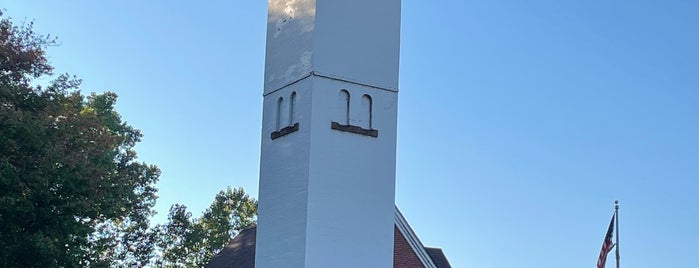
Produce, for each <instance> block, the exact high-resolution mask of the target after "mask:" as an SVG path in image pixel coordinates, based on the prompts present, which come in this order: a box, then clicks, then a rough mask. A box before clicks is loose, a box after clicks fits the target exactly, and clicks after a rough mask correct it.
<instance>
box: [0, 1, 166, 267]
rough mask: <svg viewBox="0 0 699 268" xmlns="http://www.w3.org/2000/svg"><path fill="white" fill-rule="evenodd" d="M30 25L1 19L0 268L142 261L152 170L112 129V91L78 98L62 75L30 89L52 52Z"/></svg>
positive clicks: (74, 84) (130, 132) (129, 138)
mask: <svg viewBox="0 0 699 268" xmlns="http://www.w3.org/2000/svg"><path fill="white" fill-rule="evenodd" d="M32 26H33V23H31V22H30V23H28V24H25V25H23V26H16V25H13V24H12V22H11V21H10V20H9V19H8V18H4V17H2V13H1V12H0V249H1V250H0V258H1V259H2V261H1V263H2V265H3V266H8V267H55V266H63V267H78V266H80V267H81V266H85V265H92V266H94V265H98V264H100V263H102V264H106V263H112V262H113V260H114V259H120V260H123V261H131V262H133V263H135V264H138V263H140V262H142V261H145V260H147V259H150V256H149V254H151V253H150V252H151V250H150V249H148V248H147V247H148V246H147V243H143V242H145V241H144V237H147V235H145V234H146V233H147V231H148V219H149V217H150V216H151V215H152V214H153V210H152V207H153V205H154V203H155V200H156V188H155V187H154V184H155V183H156V181H157V180H158V176H159V174H160V171H159V170H158V168H157V167H156V166H152V165H147V164H144V163H138V162H136V152H135V151H134V150H133V147H134V145H135V144H136V143H137V142H139V141H140V138H141V133H140V131H138V130H136V129H134V128H133V127H131V126H130V125H128V124H127V123H126V122H123V121H122V120H121V117H120V116H119V114H118V113H117V112H116V111H115V110H114V104H115V102H116V100H117V96H116V94H114V93H112V92H106V93H102V94H92V95H90V96H88V97H85V96H83V95H82V94H81V93H80V91H79V90H78V89H79V86H80V80H79V79H77V78H75V77H71V76H69V75H65V74H63V75H59V76H57V78H56V79H55V80H54V81H53V82H51V83H50V84H49V85H48V86H45V87H42V86H34V85H32V82H33V81H35V80H36V79H37V78H40V77H44V76H51V75H53V73H52V71H53V67H52V66H51V65H50V64H49V63H48V61H47V58H46V55H45V50H44V49H45V48H46V47H47V46H51V45H54V44H55V39H53V38H51V37H49V36H43V35H38V34H36V33H34V31H33V29H32ZM139 232H140V233H142V234H139ZM134 234H137V236H138V237H134ZM140 235H145V236H140ZM115 245H118V246H115ZM144 247H146V248H144Z"/></svg>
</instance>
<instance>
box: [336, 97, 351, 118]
mask: <svg viewBox="0 0 699 268" xmlns="http://www.w3.org/2000/svg"><path fill="white" fill-rule="evenodd" d="M349 116H350V94H349V92H348V91H347V90H344V89H343V90H340V94H339V95H338V99H337V122H338V123H341V124H344V125H349Z"/></svg>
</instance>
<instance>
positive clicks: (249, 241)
mask: <svg viewBox="0 0 699 268" xmlns="http://www.w3.org/2000/svg"><path fill="white" fill-rule="evenodd" d="M395 234H396V235H395V238H394V258H401V259H402V258H409V257H410V256H411V255H414V254H415V253H414V252H406V251H408V250H410V251H412V249H410V247H409V246H407V242H405V237H403V235H402V233H401V232H399V231H398V230H397V229H396V231H395ZM398 235H400V237H399V236H398ZM256 238H257V228H256V227H251V228H248V229H245V230H243V231H241V232H240V233H239V234H238V235H237V236H235V238H233V239H232V240H231V242H230V243H229V244H228V245H227V246H226V247H225V248H223V250H221V252H219V253H218V254H216V256H214V258H213V259H211V261H210V262H209V263H208V264H206V266H204V267H206V268H254V267H255V240H256ZM403 244H405V245H406V246H400V245H403ZM425 250H426V251H427V254H429V255H430V258H432V261H433V262H434V264H435V265H437V268H451V265H450V264H449V261H448V260H447V257H446V256H445V255H444V252H442V250H441V249H438V248H428V247H426V248H425ZM403 256H406V257H403ZM419 265H420V266H422V265H421V264H419ZM411 267H417V265H415V266H412V265H411ZM400 268H408V267H400Z"/></svg>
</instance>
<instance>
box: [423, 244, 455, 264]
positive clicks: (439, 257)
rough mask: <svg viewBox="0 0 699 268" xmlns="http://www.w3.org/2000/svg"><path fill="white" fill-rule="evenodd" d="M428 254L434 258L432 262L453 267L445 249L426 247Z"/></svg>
mask: <svg viewBox="0 0 699 268" xmlns="http://www.w3.org/2000/svg"><path fill="white" fill-rule="evenodd" d="M425 250H426V251H427V254H429V255H430V258H432V262H434V264H435V265H437V267H439V268H451V264H449V261H448V260H447V256H446V255H444V251H442V249H441V248H429V247H425Z"/></svg>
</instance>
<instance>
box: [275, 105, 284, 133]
mask: <svg viewBox="0 0 699 268" xmlns="http://www.w3.org/2000/svg"><path fill="white" fill-rule="evenodd" d="M283 109H284V98H282V97H279V100H277V125H276V126H275V130H280V129H282V122H283V121H282V115H283V114H284V113H283V111H282V110H283Z"/></svg>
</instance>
